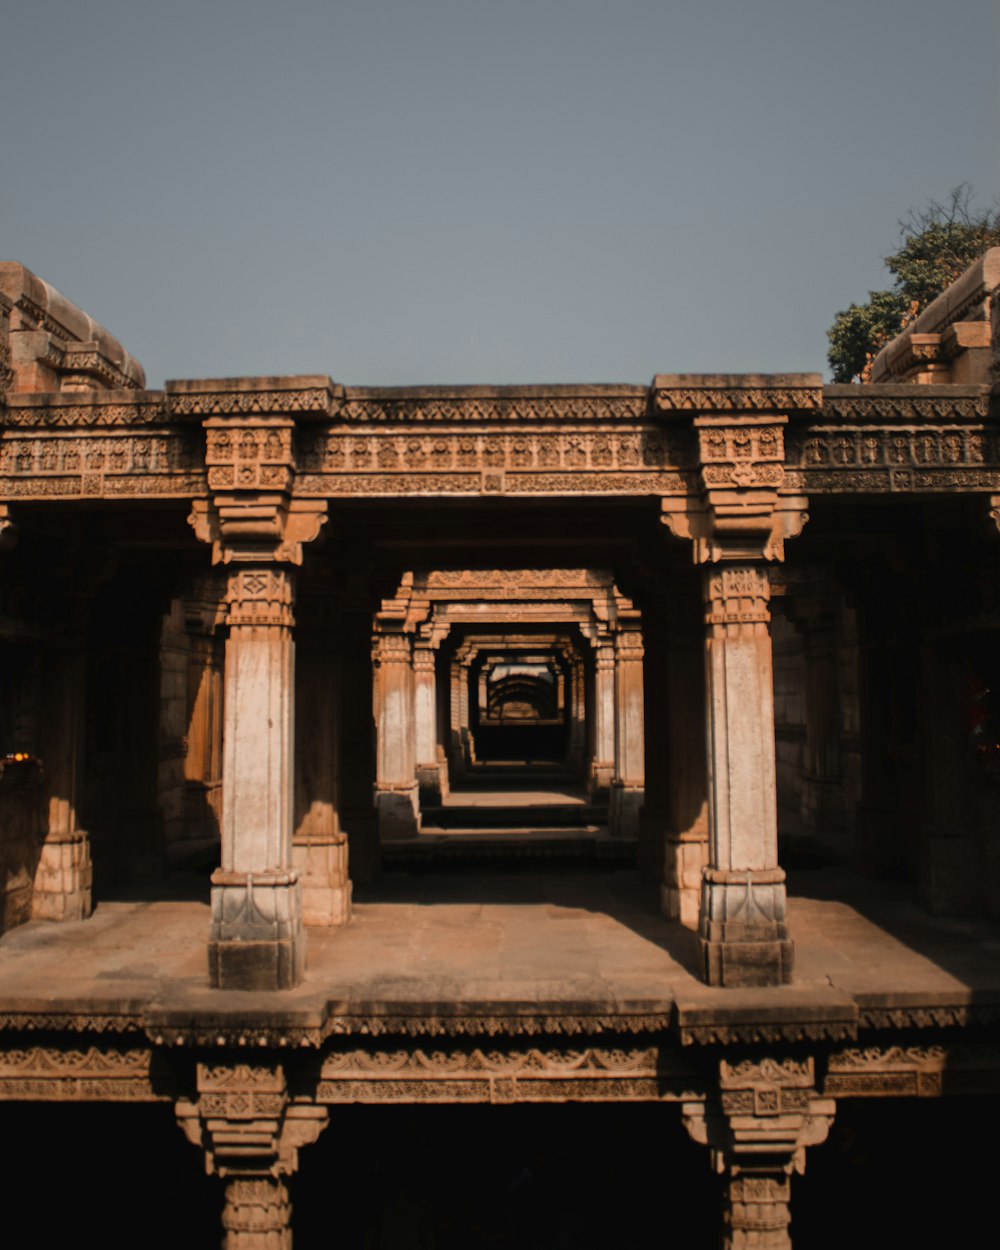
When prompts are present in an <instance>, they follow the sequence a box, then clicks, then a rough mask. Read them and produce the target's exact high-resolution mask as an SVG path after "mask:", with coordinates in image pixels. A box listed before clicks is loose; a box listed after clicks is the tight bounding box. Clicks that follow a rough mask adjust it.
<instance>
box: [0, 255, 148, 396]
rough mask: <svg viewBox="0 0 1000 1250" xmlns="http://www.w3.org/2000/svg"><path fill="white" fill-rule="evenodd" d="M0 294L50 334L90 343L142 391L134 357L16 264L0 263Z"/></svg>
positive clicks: (142, 372) (143, 375)
mask: <svg viewBox="0 0 1000 1250" xmlns="http://www.w3.org/2000/svg"><path fill="white" fill-rule="evenodd" d="M0 294H3V295H5V296H6V297H7V299H8V300H9V301H10V303H11V304H12V305H13V306H14V307H16V308H21V309H23V310H24V312H25V313H27V314H28V315H29V316H31V317H37V318H39V319H40V320H41V321H42V322H43V323H45V322H48V323H49V324H50V326H51V328H52V330H53V332H55V333H57V334H59V336H60V337H63V336H66V337H68V339H69V340H70V341H71V342H74V343H93V344H94V345H95V346H96V347H97V349H98V351H99V352H100V354H101V355H102V356H104V357H105V358H106V359H107V360H109V361H110V362H111V363H112V364H113V365H114V366H115V368H117V369H118V370H119V371H120V372H121V373H122V375H123V376H124V377H125V378H126V379H128V381H129V382H130V383H131V384H132V385H134V386H136V387H137V388H138V389H140V390H141V389H142V388H143V387H145V385H146V373H145V370H144V369H143V367H142V365H141V364H140V363H139V362H138V360H136V359H135V357H134V356H133V355H132V354H131V353H130V352H128V351H126V350H125V348H124V347H123V346H122V344H121V342H120V341H119V340H118V339H117V338H115V336H114V335H113V334H112V333H111V331H110V330H106V329H105V328H104V326H102V325H101V324H100V323H99V322H97V321H95V320H94V318H93V317H91V316H90V315H89V314H88V313H85V312H84V311H83V309H82V308H79V307H78V306H77V305H76V304H74V303H73V302H72V300H69V299H67V298H66V296H65V295H63V294H62V292H61V291H58V290H56V288H55V287H54V286H52V285H51V283H48V282H45V281H44V280H43V279H41V278H39V277H38V275H37V274H34V273H32V271H31V270H30V269H28V268H27V266H26V265H22V264H20V263H19V262H18V261H12V260H3V261H0Z"/></svg>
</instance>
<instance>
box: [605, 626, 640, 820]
mask: <svg viewBox="0 0 1000 1250" xmlns="http://www.w3.org/2000/svg"><path fill="white" fill-rule="evenodd" d="M642 668H643V645H642V631H641V630H639V629H638V628H631V629H623V630H621V631H620V632H619V633H617V634H616V635H615V775H614V781H613V782H612V785H611V804H610V810H609V821H610V825H611V831H612V832H613V833H616V834H618V835H620V836H622V837H636V836H638V832H639V809H640V808H641V807H642V799H643V786H644V784H645V768H646V765H645V742H644V736H643V694H642Z"/></svg>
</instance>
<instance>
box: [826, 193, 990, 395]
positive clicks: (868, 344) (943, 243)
mask: <svg viewBox="0 0 1000 1250" xmlns="http://www.w3.org/2000/svg"><path fill="white" fill-rule="evenodd" d="M972 197H973V189H972V187H971V186H970V185H969V183H967V182H963V183H962V184H961V185H960V186H957V187H955V188H954V189H953V190H952V192H951V194H950V195H949V196H948V200H947V203H945V204H939V203H938V202H937V201H936V200H932V201H931V202H930V203H929V204H928V206H927V208H925V209H924V210H923V211H922V212H919V213H918V212H916V211H914V210H913V209H911V210H910V214H909V216H908V217H906V218H904V219H903V220H902V221H901V222H900V223H899V234H900V239H901V240H902V242H901V244H900V246H899V247H898V248H897V249H896V251H895V252H892V253H891V254H890V255H888V256H886V257H885V258H884V259H885V266H886V268H887V269H888V270H889V272H890V273H891V274H892V276H893V286H892V288H891V289H888V290H884V291H869V292H868V300H867V302H866V303H864V304H851V306H850V307H849V308H845V309H844V310H843V311H841V312H839V313H837V315H836V317H834V319H833V325H832V326H831V327H830V329H829V330H828V331H827V338H828V339H829V340H830V350H829V352H828V354H827V360H828V361H829V362H830V368H831V370H832V371H833V380H834V381H835V382H853V381H858V380H860V381H865V380H866V378H867V377H868V375H869V373H870V371H871V365H872V361H873V360H874V359H875V357H876V356H877V355H878V353H879V351H880V350H881V349H882V348H883V347H884V346H885V344H886V343H888V342H889V341H890V340H891V339H893V338H895V336H896V335H897V334H899V332H900V331H901V330H903V329H905V327H906V326H907V325H908V324H909V323H910V322H911V321H912V320H913V319H914V318H915V317H916V316H917V315H918V314H919V313H921V312H922V311H923V310H924V309H925V308H926V307H927V305H928V304H929V303H930V302H931V301H932V300H933V299H935V298H936V297H937V296H938V295H940V294H941V292H942V291H943V290H944V289H945V287H947V286H948V285H949V284H950V283H952V282H954V281H955V279H956V278H957V277H959V275H960V274H962V273H963V272H964V271H965V270H966V269H968V267H969V266H970V265H971V264H972V262H973V261H975V260H978V259H979V257H980V256H982V254H983V253H984V252H985V251H987V249H989V248H991V247H1000V206H998V205H994V206H993V207H992V208H990V209H987V210H986V211H985V212H976V211H975V210H974V209H973V208H972Z"/></svg>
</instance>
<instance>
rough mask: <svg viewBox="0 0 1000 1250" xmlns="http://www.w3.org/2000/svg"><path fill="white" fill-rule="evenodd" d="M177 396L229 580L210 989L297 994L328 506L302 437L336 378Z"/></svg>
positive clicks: (252, 382)
mask: <svg viewBox="0 0 1000 1250" xmlns="http://www.w3.org/2000/svg"><path fill="white" fill-rule="evenodd" d="M232 386H233V383H232V382H231V381H214V380H209V381H191V382H184V381H181V382H173V383H170V384H168V387H167V393H168V394H169V395H170V396H171V399H170V402H171V403H172V404H174V405H175V406H176V408H177V410H178V411H184V412H186V413H188V414H190V415H200V416H202V418H203V420H202V426H203V428H204V430H205V438H206V449H205V465H206V468H207V479H208V488H209V491H210V492H212V493H211V495H210V497H209V498H207V499H196V500H195V501H194V503H193V506H192V511H191V515H190V517H189V521H190V523H191V525H192V526H193V528H194V531H195V534H196V535H197V536H198V538H199V539H201V541H203V542H208V543H211V544H212V562H213V564H216V565H222V566H223V568H224V569H225V572H226V575H227V584H226V605H227V609H228V611H227V616H226V625H227V626H228V628H229V634H228V637H227V639H226V643H225V678H224V705H225V706H224V718H223V728H224V733H223V739H224V740H223V761H222V863H221V866H220V867H219V869H218V870H217V871H216V872H215V873H213V875H212V915H211V930H210V934H209V943H208V963H209V975H210V979H211V983H212V985H213V986H216V987H219V988H223V989H246V990H277V989H288V988H290V987H291V986H294V985H296V984H297V983H298V981H299V980H301V977H302V973H303V970H304V963H305V932H304V929H303V925H302V887H301V884H300V881H299V875H298V872H297V871H296V870H295V868H294V866H293V864H292V820H293V808H294V789H295V781H294V759H295V753H294V741H293V739H294V734H295V647H294V642H293V639H292V630H293V625H294V621H293V615H292V606H293V598H294V591H295V569H296V568H297V566H299V565H301V563H302V559H303V546H304V544H306V543H311V542H314V541H315V540H316V538H317V537H318V536H319V534H320V531H321V529H322V527H323V525H324V523H325V521H326V502H325V501H323V500H311V499H296V498H295V497H294V495H295V490H294V485H295V475H296V470H297V465H296V455H297V446H298V445H299V444H298V441H297V438H296V430H297V427H299V425H300V423H307V422H309V421H312V420H317V419H326V417H327V416H328V414H329V412H330V408H331V404H332V402H333V388H332V384H331V382H330V379H329V378H320V377H308V378H303V377H296V378H268V379H267V380H266V384H265V383H264V381H263V380H262V379H251V378H245V379H241V380H240V383H239V387H240V389H241V391H242V392H243V394H242V395H241V397H240V402H239V403H236V404H234V403H232V401H231V400H230V399H228V398H220V392H222V393H223V395H224V396H227V397H228V396H229V395H230V393H231V391H232Z"/></svg>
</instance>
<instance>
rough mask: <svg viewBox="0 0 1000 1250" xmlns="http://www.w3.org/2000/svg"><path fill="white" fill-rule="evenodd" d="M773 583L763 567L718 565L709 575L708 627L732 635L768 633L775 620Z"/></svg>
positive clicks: (707, 591)
mask: <svg viewBox="0 0 1000 1250" xmlns="http://www.w3.org/2000/svg"><path fill="white" fill-rule="evenodd" d="M770 598H771V583H770V579H769V576H768V572H767V569H766V568H764V567H762V566H760V565H752V564H743V565H740V564H735V565H716V566H714V567H712V568H711V569H709V570H708V571H706V573H705V599H706V603H705V623H706V624H707V625H709V626H711V627H713V630H714V632H717V633H724V634H730V633H733V632H742V629H743V627H744V626H750V627H751V628H750V630H749V632H751V633H759V632H761V630H766V629H767V625H768V622H769V621H770V619H771V612H770V608H769V602H770Z"/></svg>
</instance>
